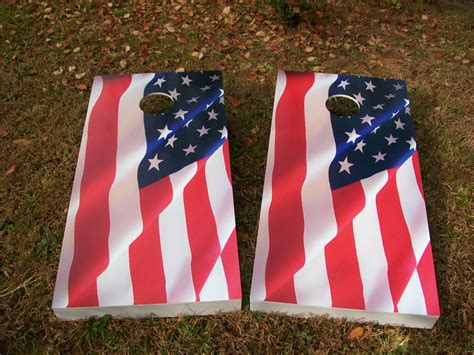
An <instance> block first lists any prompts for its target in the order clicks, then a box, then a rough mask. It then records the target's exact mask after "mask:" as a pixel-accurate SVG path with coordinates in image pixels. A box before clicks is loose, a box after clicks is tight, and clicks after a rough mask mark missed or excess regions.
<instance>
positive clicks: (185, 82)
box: [181, 75, 192, 86]
mask: <svg viewBox="0 0 474 355" xmlns="http://www.w3.org/2000/svg"><path fill="white" fill-rule="evenodd" d="M181 80H182V81H183V82H182V83H181V85H187V86H189V84H190V83H191V81H192V80H191V79H189V75H186V76H183V77H181Z"/></svg>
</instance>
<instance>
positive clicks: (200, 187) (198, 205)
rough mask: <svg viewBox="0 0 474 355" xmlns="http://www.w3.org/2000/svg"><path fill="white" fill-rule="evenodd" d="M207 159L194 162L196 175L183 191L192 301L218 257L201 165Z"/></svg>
mask: <svg viewBox="0 0 474 355" xmlns="http://www.w3.org/2000/svg"><path fill="white" fill-rule="evenodd" d="M206 161H207V159H203V160H199V161H198V162H197V172H196V175H194V177H193V178H192V179H191V181H189V183H188V185H186V187H185V188H184V192H183V195H184V209H185V212H186V225H187V229H188V238H189V246H190V248H191V269H192V273H193V282H194V289H195V290H196V299H197V300H198V301H199V294H200V292H201V290H202V288H203V286H204V283H205V282H206V280H207V278H208V276H209V274H210V273H211V271H212V268H213V267H214V264H215V263H216V261H217V258H218V257H219V254H220V251H221V250H220V244H219V237H218V236H217V226H216V221H215V219H214V214H213V213H212V208H211V203H210V201H209V193H208V190H207V183H206V174H205V164H206Z"/></svg>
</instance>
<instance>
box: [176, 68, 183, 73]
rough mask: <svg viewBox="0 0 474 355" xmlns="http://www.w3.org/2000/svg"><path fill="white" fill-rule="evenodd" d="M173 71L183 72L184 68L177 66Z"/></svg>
mask: <svg viewBox="0 0 474 355" xmlns="http://www.w3.org/2000/svg"><path fill="white" fill-rule="evenodd" d="M175 72H176V73H182V72H184V68H183V67H181V68H178V69H176V70H175Z"/></svg>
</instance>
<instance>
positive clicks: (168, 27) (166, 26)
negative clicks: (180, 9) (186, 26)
mask: <svg viewBox="0 0 474 355" xmlns="http://www.w3.org/2000/svg"><path fill="white" fill-rule="evenodd" d="M165 28H166V30H167V31H168V32H174V31H175V30H174V28H173V26H171V25H170V24H169V23H167V24H166V25H165Z"/></svg>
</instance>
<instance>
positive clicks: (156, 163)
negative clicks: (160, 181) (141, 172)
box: [148, 154, 163, 171]
mask: <svg viewBox="0 0 474 355" xmlns="http://www.w3.org/2000/svg"><path fill="white" fill-rule="evenodd" d="M148 161H149V162H150V166H149V167H148V171H150V170H151V169H156V170H158V171H160V163H162V162H163V160H160V159H158V154H155V157H154V158H153V159H148Z"/></svg>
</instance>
